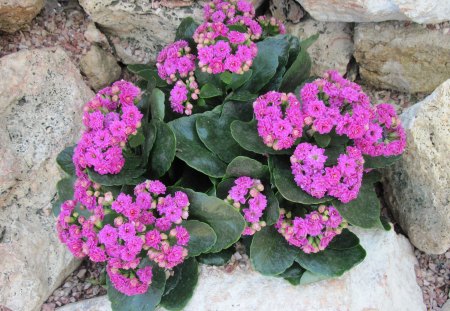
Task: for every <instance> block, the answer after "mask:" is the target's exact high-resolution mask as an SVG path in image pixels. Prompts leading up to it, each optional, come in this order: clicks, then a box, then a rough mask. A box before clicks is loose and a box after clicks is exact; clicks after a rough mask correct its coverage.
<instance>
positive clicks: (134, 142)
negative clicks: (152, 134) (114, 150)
mask: <svg viewBox="0 0 450 311" xmlns="http://www.w3.org/2000/svg"><path fill="white" fill-rule="evenodd" d="M144 141H145V136H144V134H142V132H141V131H138V132H137V133H136V135H131V136H130V138H129V139H128V144H129V145H130V147H131V148H136V147H138V146H140V145H142V144H143V143H144Z"/></svg>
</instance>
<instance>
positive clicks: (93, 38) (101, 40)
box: [84, 23, 110, 49]
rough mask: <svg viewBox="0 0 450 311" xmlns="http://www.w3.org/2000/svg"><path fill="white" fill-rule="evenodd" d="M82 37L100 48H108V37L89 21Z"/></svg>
mask: <svg viewBox="0 0 450 311" xmlns="http://www.w3.org/2000/svg"><path fill="white" fill-rule="evenodd" d="M84 37H85V38H86V40H88V41H89V42H91V43H97V44H98V45H100V46H101V47H102V48H106V49H107V48H109V47H110V46H109V42H108V39H106V36H105V35H104V34H103V33H102V32H101V31H100V30H98V28H97V27H96V26H95V24H94V23H89V24H88V25H87V29H86V31H85V32H84Z"/></svg>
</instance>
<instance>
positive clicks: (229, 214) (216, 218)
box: [171, 187, 245, 253]
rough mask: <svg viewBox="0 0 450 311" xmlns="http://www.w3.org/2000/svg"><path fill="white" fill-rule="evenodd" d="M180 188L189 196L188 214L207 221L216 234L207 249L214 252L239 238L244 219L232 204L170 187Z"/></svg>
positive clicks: (228, 245)
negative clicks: (211, 244) (215, 238)
mask: <svg viewBox="0 0 450 311" xmlns="http://www.w3.org/2000/svg"><path fill="white" fill-rule="evenodd" d="M171 189H172V190H173V191H175V190H180V191H183V192H185V193H186V194H187V195H188V197H189V202H190V203H191V204H190V206H189V216H190V217H191V218H194V219H198V220H200V221H202V222H205V223H207V224H208V225H210V226H211V228H213V230H214V232H215V233H216V235H217V241H216V243H215V244H214V245H213V247H212V248H211V249H210V250H209V252H210V253H216V252H219V251H221V250H222V249H225V248H228V247H230V246H231V245H232V244H233V243H235V242H236V241H237V240H239V238H240V236H241V234H242V232H243V231H244V228H245V220H244V218H243V217H242V215H241V214H240V213H239V211H238V210H236V209H235V208H234V207H233V206H231V205H229V204H227V203H225V202H224V201H223V200H221V199H218V198H216V197H211V196H208V195H206V194H203V193H200V192H195V191H192V190H190V189H183V188H175V187H173V188H171Z"/></svg>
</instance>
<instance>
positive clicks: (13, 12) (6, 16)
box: [0, 0, 45, 33]
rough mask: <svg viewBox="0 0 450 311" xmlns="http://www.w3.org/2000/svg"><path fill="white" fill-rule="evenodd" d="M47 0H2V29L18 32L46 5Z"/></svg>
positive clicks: (0, 7)
mask: <svg viewBox="0 0 450 311" xmlns="http://www.w3.org/2000/svg"><path fill="white" fill-rule="evenodd" d="M44 4H45V0H0V31H5V32H10V33H13V32H16V31H17V30H19V29H21V28H23V27H25V26H26V25H27V24H29V23H30V22H31V20H32V19H33V18H35V17H36V15H38V13H39V12H40V11H41V9H42V8H43V7H44Z"/></svg>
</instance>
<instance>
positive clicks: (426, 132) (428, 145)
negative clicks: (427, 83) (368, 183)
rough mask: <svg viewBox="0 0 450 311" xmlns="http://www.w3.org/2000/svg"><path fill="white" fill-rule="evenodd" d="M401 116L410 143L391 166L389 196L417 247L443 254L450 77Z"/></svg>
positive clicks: (449, 185) (447, 230)
mask: <svg viewBox="0 0 450 311" xmlns="http://www.w3.org/2000/svg"><path fill="white" fill-rule="evenodd" d="M401 119H402V122H403V126H404V127H405V130H406V134H407V140H408V147H407V149H406V152H405V153H404V154H403V156H402V158H401V160H399V161H398V162H397V163H396V164H395V165H393V166H392V167H390V168H389V169H386V172H385V178H384V180H385V189H386V193H387V200H388V203H389V205H390V206H391V208H392V211H393V212H394V216H395V217H396V218H397V220H398V221H399V223H400V226H401V227H402V228H403V230H405V231H406V233H407V234H408V236H409V239H410V240H411V242H412V243H413V244H414V245H415V246H416V247H417V248H418V249H420V250H422V251H424V252H426V253H429V254H442V253H444V252H445V251H446V250H447V249H449V248H450V192H449V189H450V162H449V158H448V157H449V155H450V140H449V134H450V80H447V81H446V82H444V83H443V84H442V85H441V86H439V87H438V88H437V89H436V90H435V91H434V92H433V93H432V94H431V95H430V96H428V97H427V98H425V99H424V100H423V101H422V102H420V103H417V104H415V105H414V106H412V107H410V108H408V109H406V110H404V112H403V113H402V115H401Z"/></svg>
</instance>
